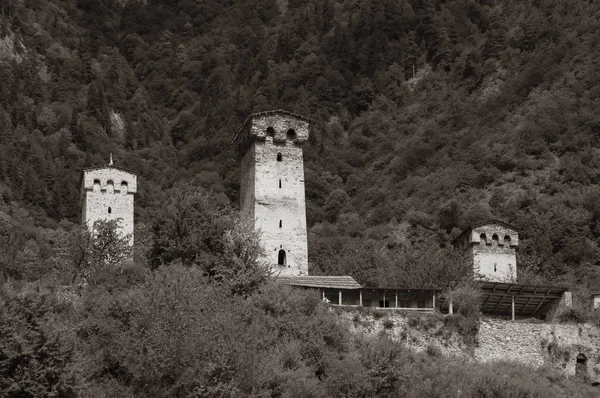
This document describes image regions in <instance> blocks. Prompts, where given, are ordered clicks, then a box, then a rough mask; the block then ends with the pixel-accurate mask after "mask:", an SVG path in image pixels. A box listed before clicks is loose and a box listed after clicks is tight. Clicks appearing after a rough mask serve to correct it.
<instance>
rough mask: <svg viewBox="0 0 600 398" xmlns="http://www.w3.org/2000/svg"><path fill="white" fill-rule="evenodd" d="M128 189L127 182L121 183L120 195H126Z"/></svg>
mask: <svg viewBox="0 0 600 398" xmlns="http://www.w3.org/2000/svg"><path fill="white" fill-rule="evenodd" d="M128 189H129V187H128V185H127V181H121V193H127V190H128Z"/></svg>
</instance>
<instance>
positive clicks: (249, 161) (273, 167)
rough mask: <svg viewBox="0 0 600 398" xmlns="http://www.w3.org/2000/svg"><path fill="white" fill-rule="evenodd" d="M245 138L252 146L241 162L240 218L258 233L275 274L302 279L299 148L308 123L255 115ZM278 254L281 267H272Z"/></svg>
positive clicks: (303, 234)
mask: <svg viewBox="0 0 600 398" xmlns="http://www.w3.org/2000/svg"><path fill="white" fill-rule="evenodd" d="M290 129H291V130H293V133H291V132H290ZM247 134H248V136H249V137H250V139H251V140H252V143H251V144H250V146H249V148H248V149H247V150H246V152H245V154H244V158H243V160H242V172H241V179H242V181H241V184H240V188H241V192H240V197H241V205H240V207H241V213H242V214H244V215H246V216H248V217H251V218H252V219H253V220H254V223H255V229H257V230H260V232H261V242H262V245H263V248H264V249H265V255H266V260H267V262H268V263H269V264H270V265H271V267H272V270H273V271H274V272H275V273H276V274H280V275H292V276H293V275H307V274H308V242H307V230H306V203H305V193H304V160H303V153H302V144H303V143H304V141H305V140H306V139H307V138H308V122H307V121H305V120H303V119H299V118H296V117H294V116H291V115H288V114H285V113H283V114H278V113H269V114H259V115H257V116H254V117H253V119H252V121H251V127H250V129H249V131H248V132H247ZM278 155H281V160H278ZM280 250H284V251H285V257H286V261H285V265H283V266H279V265H278V264H277V263H278V256H279V252H280Z"/></svg>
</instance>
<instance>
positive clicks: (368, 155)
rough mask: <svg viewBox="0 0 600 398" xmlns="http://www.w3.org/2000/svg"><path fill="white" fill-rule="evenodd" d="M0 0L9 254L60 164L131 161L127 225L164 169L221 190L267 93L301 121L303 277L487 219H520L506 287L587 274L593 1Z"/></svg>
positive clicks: (60, 218)
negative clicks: (514, 279)
mask: <svg viewBox="0 0 600 398" xmlns="http://www.w3.org/2000/svg"><path fill="white" fill-rule="evenodd" d="M1 4H2V9H1V19H0V21H1V26H0V39H1V40H0V81H1V84H0V143H1V145H0V193H1V198H2V200H1V201H0V211H1V212H2V213H1V214H0V216H1V218H0V223H1V225H0V229H1V231H0V232H1V233H2V234H4V235H5V236H6V237H8V238H6V239H5V240H4V242H5V243H4V244H7V243H6V242H9V243H10V242H13V243H14V242H19V243H18V245H17V246H18V250H21V251H23V250H24V249H23V248H27V250H28V252H27V253H26V254H27V256H29V257H27V256H26V257H27V258H34V257H36V256H38V257H40V256H41V257H43V256H44V255H46V254H45V253H46V252H47V248H48V245H49V243H48V241H51V238H49V237H51V236H52V234H53V233H55V232H54V231H56V230H61V229H69V228H70V223H76V222H78V219H79V214H80V213H79V212H80V205H79V178H80V173H81V170H82V169H83V168H85V167H89V166H97V165H102V164H106V162H107V160H108V154H109V153H110V152H112V153H114V156H115V159H116V160H117V162H118V164H119V165H120V166H123V167H126V168H128V169H131V170H133V171H135V172H137V173H139V175H140V178H141V180H140V193H139V195H138V196H137V198H136V204H137V219H138V221H139V224H140V225H144V224H147V225H150V224H151V223H152V220H153V219H154V218H155V215H156V214H155V211H156V210H154V209H155V208H156V206H155V204H156V203H157V202H159V201H160V200H161V199H163V198H164V197H165V196H167V195H168V190H169V189H171V188H172V187H173V186H174V185H176V184H177V183H180V182H184V181H193V183H194V184H196V185H199V186H201V187H203V188H205V189H207V190H213V191H214V192H216V193H219V194H223V195H224V196H226V197H227V198H228V199H229V200H230V201H232V202H233V203H237V197H238V188H239V183H238V180H239V158H238V157H237V155H236V154H235V152H234V151H233V148H232V146H231V145H230V143H229V140H230V138H231V136H232V134H233V133H234V132H235V131H236V130H237V129H238V128H239V126H240V125H241V124H242V122H243V120H244V119H245V118H246V116H247V115H248V114H249V113H251V112H256V111H262V110H267V109H275V108H283V109H287V110H290V111H293V112H296V113H299V114H302V115H305V116H307V117H310V118H311V119H313V120H314V124H313V131H312V136H311V139H310V142H309V143H308V144H307V145H306V146H305V159H306V189H307V191H306V193H307V201H308V214H307V216H308V221H309V227H310V232H309V253H310V257H311V267H312V272H324V273H332V274H351V275H354V276H355V277H356V278H357V279H358V280H359V281H361V282H362V283H366V284H371V285H377V284H378V285H382V284H385V283H390V284H401V283H402V281H404V280H406V278H407V276H406V272H409V271H410V272H414V270H415V269H420V268H421V269H425V270H426V271H424V272H426V273H431V272H434V273H436V274H437V275H443V273H442V271H443V270H444V269H445V267H446V264H445V262H447V261H448V260H447V254H448V246H449V242H450V241H451V239H452V238H453V237H455V236H456V235H457V234H458V232H459V231H460V230H461V229H462V228H464V227H466V226H467V225H468V224H469V223H472V222H476V221H481V220H482V219H486V218H491V217H493V218H498V219H502V220H505V221H507V222H510V223H513V224H514V225H516V226H517V227H518V228H519V231H520V237H521V246H520V253H519V255H520V264H521V269H522V270H527V271H531V272H522V275H523V280H524V281H532V282H535V281H537V282H543V281H544V280H546V281H547V280H552V281H553V283H565V284H569V285H574V284H576V283H579V284H580V286H582V287H583V288H584V290H585V289H588V288H589V289H598V288H600V278H599V277H598V275H597V271H596V267H597V264H599V263H600V252H599V245H598V243H599V238H600V201H599V200H598V197H599V196H600V188H599V187H598V186H597V184H598V182H599V181H600V167H599V166H600V152H599V150H600V114H599V113H598V111H597V110H598V109H600V104H599V98H600V68H599V65H598V62H599V61H598V60H599V59H600V48H599V46H600V41H599V40H598V35H599V30H600V20H599V18H600V4H598V3H597V2H592V1H576V2H573V1H567V0H521V1H511V0H479V1H475V0H457V1H451V0H448V1H441V0H437V1H436V0H363V1H358V0H346V1H334V0H306V1H299V0H289V1H285V0H278V1H275V0H273V1H264V0H229V1H223V0H205V1H194V0H179V1H166V0H164V1H159V0H147V1H141V0H140V1H136V0H129V1H126V0H104V1H98V0H77V1H76V0H50V1H45V2H38V1H33V0H20V1H18V0H12V1H8V0H4V1H2V2H1ZM9 238H10V239H9ZM15 250H17V249H15ZM18 250H17V251H18ZM19 253H20V254H19V255H24V254H23V253H21V252H19ZM15 255H16V254H15ZM32 256H33V257H32ZM32 261H33V260H32ZM521 269H520V271H521ZM398 270H400V271H398ZM417 274H418V272H417ZM411 278H412V279H413V280H416V281H418V280H425V279H427V277H426V276H424V275H412V276H411ZM429 280H430V282H431V278H429Z"/></svg>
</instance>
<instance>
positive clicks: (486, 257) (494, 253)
mask: <svg viewBox="0 0 600 398" xmlns="http://www.w3.org/2000/svg"><path fill="white" fill-rule="evenodd" d="M455 244H456V245H457V246H459V247H463V248H464V249H466V250H468V251H469V253H470V255H471V256H472V258H473V271H474V273H475V275H476V277H477V278H479V279H483V280H487V281H490V282H516V281H517V247H518V246H519V235H518V234H517V232H516V231H515V230H514V229H512V228H509V227H508V226H507V225H504V224H503V223H499V222H495V221H490V222H488V223H482V224H478V225H475V226H473V227H471V228H469V229H468V230H467V231H465V232H464V233H463V234H462V235H461V236H460V237H459V238H458V239H457V241H456V242H455Z"/></svg>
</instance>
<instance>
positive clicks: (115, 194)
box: [81, 156, 137, 245]
mask: <svg viewBox="0 0 600 398" xmlns="http://www.w3.org/2000/svg"><path fill="white" fill-rule="evenodd" d="M136 192H137V176H136V175H135V174H133V173H131V172H129V171H126V170H123V169H121V168H118V167H115V166H113V165H112V156H111V162H110V164H109V165H108V166H107V167H97V168H91V169H86V170H84V171H83V181H82V183H81V195H82V197H83V211H82V223H83V224H85V225H87V227H88V229H89V230H90V231H91V230H92V228H93V226H94V222H95V221H99V220H107V221H108V220H117V219H120V222H119V227H120V233H121V234H122V235H123V236H127V235H129V236H130V237H131V238H130V243H131V244H132V245H133V225H134V224H133V197H134V195H135V194H136Z"/></svg>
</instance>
